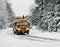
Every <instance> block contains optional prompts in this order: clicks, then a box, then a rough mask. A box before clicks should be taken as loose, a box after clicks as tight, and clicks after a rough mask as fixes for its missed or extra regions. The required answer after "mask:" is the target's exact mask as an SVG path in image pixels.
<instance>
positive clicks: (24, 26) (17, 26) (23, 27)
mask: <svg viewBox="0 0 60 47" xmlns="http://www.w3.org/2000/svg"><path fill="white" fill-rule="evenodd" d="M29 30H30V23H29V21H28V20H27V19H17V20H15V22H14V23H13V31H14V34H17V35H19V34H21V33H27V34H29Z"/></svg>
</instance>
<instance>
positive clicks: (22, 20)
mask: <svg viewBox="0 0 60 47" xmlns="http://www.w3.org/2000/svg"><path fill="white" fill-rule="evenodd" d="M15 22H28V20H27V19H17V20H16V21H15Z"/></svg>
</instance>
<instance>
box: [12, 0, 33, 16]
mask: <svg viewBox="0 0 60 47" xmlns="http://www.w3.org/2000/svg"><path fill="white" fill-rule="evenodd" d="M11 2H12V8H13V11H14V12H15V14H16V16H22V15H28V14H29V11H30V7H31V5H32V4H34V0H11Z"/></svg>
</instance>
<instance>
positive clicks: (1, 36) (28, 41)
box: [0, 28, 60, 47]
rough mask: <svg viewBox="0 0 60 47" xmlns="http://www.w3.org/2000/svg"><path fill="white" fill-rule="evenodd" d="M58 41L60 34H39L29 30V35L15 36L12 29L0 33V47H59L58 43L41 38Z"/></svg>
mask: <svg viewBox="0 0 60 47" xmlns="http://www.w3.org/2000/svg"><path fill="white" fill-rule="evenodd" d="M35 36H37V37H43V38H52V39H60V33H54V32H53V33H49V32H46V33H45V32H44V33H41V32H40V31H38V30H35V29H31V31H30V34H29V35H28V36H27V35H15V34H13V31H12V28H8V29H5V30H2V31H0V47H60V41H55V40H48V39H42V38H36V37H35Z"/></svg>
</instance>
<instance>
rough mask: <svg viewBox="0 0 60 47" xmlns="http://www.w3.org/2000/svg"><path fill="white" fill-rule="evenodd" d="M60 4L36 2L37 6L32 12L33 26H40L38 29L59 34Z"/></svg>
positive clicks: (44, 0)
mask: <svg viewBox="0 0 60 47" xmlns="http://www.w3.org/2000/svg"><path fill="white" fill-rule="evenodd" d="M56 2H57V3H56ZM58 2H59V0H35V3H36V4H37V6H36V7H35V9H34V10H33V12H32V16H31V23H32V25H35V26H38V29H42V30H47V31H49V32H52V31H54V32H57V31H58V28H60V27H59V26H58V23H60V21H59V22H58V23H57V21H58V20H59V19H58V18H59V17H60V11H59V10H60V4H59V3H58ZM59 25H60V24H59Z"/></svg>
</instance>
